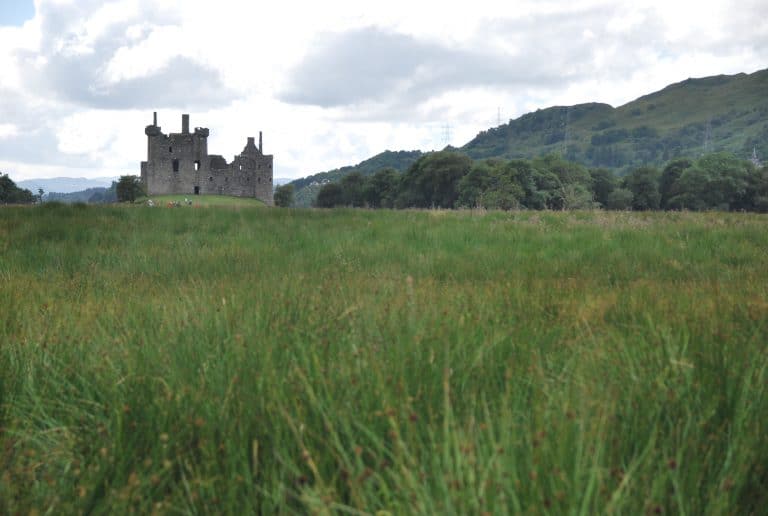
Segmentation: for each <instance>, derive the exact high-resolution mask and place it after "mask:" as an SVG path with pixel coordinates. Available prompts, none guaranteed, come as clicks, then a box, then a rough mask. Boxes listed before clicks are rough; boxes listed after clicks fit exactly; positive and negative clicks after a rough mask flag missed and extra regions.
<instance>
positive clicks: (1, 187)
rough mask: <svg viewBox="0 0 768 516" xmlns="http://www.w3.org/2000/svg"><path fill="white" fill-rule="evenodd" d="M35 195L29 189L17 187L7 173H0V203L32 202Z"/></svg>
mask: <svg viewBox="0 0 768 516" xmlns="http://www.w3.org/2000/svg"><path fill="white" fill-rule="evenodd" d="M33 202H35V196H34V195H33V194H32V192H30V191H29V190H25V189H23V188H19V187H18V186H16V183H14V182H13V180H12V179H11V178H10V177H8V174H2V175H0V204H32V203H33Z"/></svg>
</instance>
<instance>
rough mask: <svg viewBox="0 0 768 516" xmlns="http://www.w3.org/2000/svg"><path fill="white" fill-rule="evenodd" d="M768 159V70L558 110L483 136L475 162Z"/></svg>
mask: <svg viewBox="0 0 768 516" xmlns="http://www.w3.org/2000/svg"><path fill="white" fill-rule="evenodd" d="M753 148H756V149H757V151H758V154H760V155H763V156H764V155H766V154H768V70H763V71H760V72H755V73H753V74H750V75H747V74H738V75H733V76H726V75H719V76H716V77H707V78H704V79H687V80H685V81H683V82H680V83H676V84H672V85H670V86H667V87H666V88H664V89H663V90H661V91H658V92H656V93H651V94H649V95H646V96H644V97H640V98H639V99H637V100H634V101H632V102H630V103H628V104H625V105H623V106H621V107H618V108H613V107H611V106H609V105H608V104H597V103H592V104H580V105H576V106H558V107H551V108H547V109H542V110H538V111H536V112H533V113H528V114H526V115H523V116H521V117H520V118H517V119H515V120H511V121H510V122H509V123H507V124H505V125H502V126H499V127H496V128H493V129H489V130H487V131H483V132H481V133H480V134H479V135H477V136H476V137H475V138H474V139H473V140H472V141H470V142H469V143H467V144H466V145H464V147H462V150H463V151H464V152H466V153H467V154H468V155H469V156H470V157H472V158H475V159H479V158H489V157H505V158H532V157H535V156H541V155H543V154H547V153H551V152H555V153H559V154H561V155H563V156H564V157H566V158H567V159H569V160H572V161H576V162H579V163H581V164H583V165H586V166H591V167H598V166H599V167H608V168H613V169H619V170H621V169H627V168H632V167H636V166H640V165H645V164H652V165H660V164H662V163H663V162H665V161H667V160H669V159H671V158H674V157H676V156H698V155H700V154H702V153H703V152H705V151H706V152H719V151H727V152H732V153H734V154H736V155H737V156H740V157H743V158H746V157H748V156H749V155H750V154H751V152H752V149H753Z"/></svg>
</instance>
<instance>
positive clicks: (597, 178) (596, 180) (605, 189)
mask: <svg viewBox="0 0 768 516" xmlns="http://www.w3.org/2000/svg"><path fill="white" fill-rule="evenodd" d="M589 175H590V177H591V179H592V192H593V193H594V197H595V202H597V203H599V204H600V205H601V206H607V205H608V196H609V195H611V193H612V192H613V191H614V190H615V189H616V185H617V183H618V180H617V178H616V175H615V174H614V173H613V172H612V171H610V170H608V169H607V168H593V169H592V170H590V171H589Z"/></svg>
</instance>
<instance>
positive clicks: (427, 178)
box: [396, 151, 472, 208]
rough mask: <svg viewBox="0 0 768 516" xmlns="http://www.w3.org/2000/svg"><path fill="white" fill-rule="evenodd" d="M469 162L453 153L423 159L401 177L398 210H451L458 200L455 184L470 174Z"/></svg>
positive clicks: (436, 154)
mask: <svg viewBox="0 0 768 516" xmlns="http://www.w3.org/2000/svg"><path fill="white" fill-rule="evenodd" d="M471 166H472V160H471V159H470V158H468V157H467V156H466V155H464V154H459V153H458V152H452V151H441V152H433V153H430V154H427V155H425V156H422V157H421V158H419V159H418V160H417V161H416V163H414V164H413V165H412V166H411V167H410V168H409V169H408V171H407V172H406V173H405V174H404V175H403V178H402V181H401V189H400V195H399V196H398V199H397V201H396V204H397V207H399V208H453V207H455V205H456V201H457V200H458V198H459V192H458V183H459V181H460V180H461V178H462V177H464V176H465V175H467V174H468V173H469V170H470V168H471Z"/></svg>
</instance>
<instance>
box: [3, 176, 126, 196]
mask: <svg viewBox="0 0 768 516" xmlns="http://www.w3.org/2000/svg"><path fill="white" fill-rule="evenodd" d="M117 180H118V178H117V177H95V178H90V179H88V178H85V177H49V178H39V179H26V180H24V181H18V182H17V183H16V184H17V185H19V187H20V188H26V189H28V190H31V191H32V193H35V194H36V193H37V190H38V189H39V188H42V189H43V190H44V191H45V192H46V193H49V192H57V193H72V192H81V191H84V190H87V189H89V188H109V187H110V186H111V185H112V181H117Z"/></svg>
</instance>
